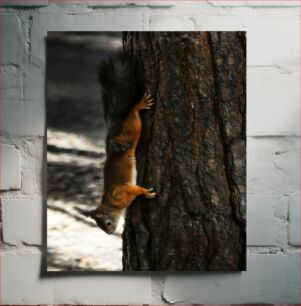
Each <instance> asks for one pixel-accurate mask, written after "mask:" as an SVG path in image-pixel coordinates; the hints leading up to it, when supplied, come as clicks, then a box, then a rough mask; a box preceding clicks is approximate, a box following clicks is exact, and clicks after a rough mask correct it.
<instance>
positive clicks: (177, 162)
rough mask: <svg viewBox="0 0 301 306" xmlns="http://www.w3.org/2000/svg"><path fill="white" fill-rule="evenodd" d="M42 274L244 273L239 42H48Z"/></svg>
mask: <svg viewBox="0 0 301 306" xmlns="http://www.w3.org/2000/svg"><path fill="white" fill-rule="evenodd" d="M46 100H47V271H48V272H66V271H243V270H245V269H246V34H245V32H49V33H48V37H47V97H46Z"/></svg>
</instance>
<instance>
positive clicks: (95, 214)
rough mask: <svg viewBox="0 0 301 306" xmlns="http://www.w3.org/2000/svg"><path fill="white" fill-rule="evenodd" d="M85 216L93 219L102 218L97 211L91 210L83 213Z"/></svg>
mask: <svg viewBox="0 0 301 306" xmlns="http://www.w3.org/2000/svg"><path fill="white" fill-rule="evenodd" d="M83 214H84V215H85V216H86V217H90V218H92V219H96V218H100V217H101V213H99V212H97V209H94V210H90V211H85V212H83Z"/></svg>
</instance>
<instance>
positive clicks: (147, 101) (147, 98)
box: [138, 93, 155, 109]
mask: <svg viewBox="0 0 301 306" xmlns="http://www.w3.org/2000/svg"><path fill="white" fill-rule="evenodd" d="M154 104H155V102H154V98H152V96H151V95H150V94H148V93H145V94H144V96H143V98H142V100H141V102H140V103H139V104H138V108H139V109H150V108H151V106H152V105H154Z"/></svg>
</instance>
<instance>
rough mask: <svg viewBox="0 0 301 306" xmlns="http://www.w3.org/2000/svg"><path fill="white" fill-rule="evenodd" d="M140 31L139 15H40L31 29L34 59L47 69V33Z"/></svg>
mask: <svg viewBox="0 0 301 306" xmlns="http://www.w3.org/2000/svg"><path fill="white" fill-rule="evenodd" d="M134 30H136V31H139V30H142V16H141V15H140V14H138V13H120V14H118V13H116V12H115V13H105V14H96V13H95V14H86V15H65V14H54V13H52V14H40V15H36V16H34V18H33V25H32V29H31V38H32V45H31V46H32V57H33V58H34V60H35V62H36V65H38V66H39V67H42V68H43V69H44V68H45V37H46V35H47V31H134Z"/></svg>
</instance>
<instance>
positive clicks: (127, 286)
mask: <svg viewBox="0 0 301 306" xmlns="http://www.w3.org/2000/svg"><path fill="white" fill-rule="evenodd" d="M1 6H2V8H1V9H2V12H1V17H0V18H1V21H2V22H3V27H4V43H3V44H1V47H2V50H3V51H2V62H1V67H0V69H1V70H0V72H1V79H2V80H3V81H2V105H1V109H2V127H1V129H2V136H1V139H0V142H1V180H0V182H1V190H2V191H3V193H2V194H1V197H2V198H3V199H4V200H2V207H3V239H4V250H3V251H2V252H1V253H2V254H1V257H2V258H1V274H2V300H1V301H0V302H1V303H2V304H6V303H7V304H8V303H10V304H26V303H27V304H33V303H42V304H52V303H56V304H58V303H61V304H64V303H71V304H76V303H83V304H88V303H90V304H100V303H111V304H112V303H116V304H127V303H134V304H138V303H156V304H158V303H210V304H213V303H257V302H258V303H298V302H299V291H298V290H299V287H300V284H299V279H300V277H299V271H300V268H299V265H300V262H299V260H298V258H299V256H300V194H299V188H300V177H299V174H300V171H299V169H300V155H299V151H300V145H299V141H300V139H299V136H300V129H299V122H300V117H299V114H300V110H299V103H300V65H299V64H300V55H299V48H300V41H299V40H300V33H299V31H300V18H299V2H298V1H297V0H296V1H191V2H187V1H183V2H176V1H150V0H148V1H120V0H119V1H97V0H93V1H85V2H83V1H72V3H71V1H69V3H67V2H66V3H63V1H47V0H35V1H32V0H5V1H1ZM71 30H73V31H105V30H203V31H204V30H214V31H216V30H245V31H247V39H248V50H247V54H248V84H247V89H248V106H247V107H248V114H247V116H248V118H247V119H248V120H247V124H248V127H247V132H248V136H249V137H248V144H247V146H248V167H247V168H248V169H247V170H248V171H247V173H248V177H247V184H248V207H247V211H248V228H247V229H248V238H247V242H248V246H249V253H248V271H247V272H243V273H215V274H210V273H199V274H184V275H183V274H167V275H165V274H154V275H148V274H146V275H145V274H144V275H137V274H133V275H129V274H125V275H120V274H117V275H108V274H104V275H97V276H88V275H86V276H84V277H83V276H82V277H79V276H74V277H60V278H53V277H51V278H49V277H48V278H45V277H42V278H40V265H41V258H42V252H43V251H45V249H44V247H43V246H42V245H41V243H42V237H41V235H42V231H41V227H42V208H43V201H42V198H43V181H44V179H43V173H44V166H43V165H44V163H45V156H44V154H43V152H44V151H43V147H44V135H45V111H44V110H45V91H44V89H45V36H46V33H47V31H71ZM117 290H118V291H117Z"/></svg>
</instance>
